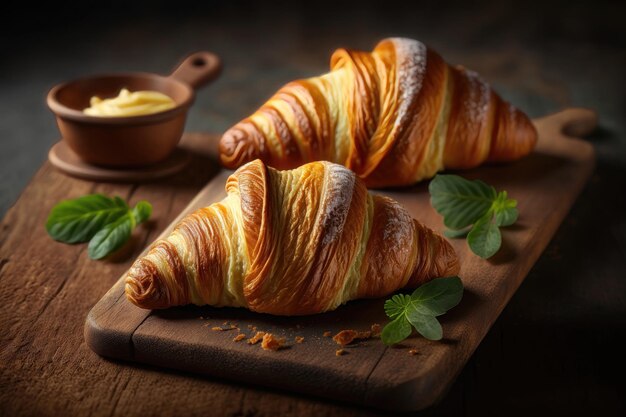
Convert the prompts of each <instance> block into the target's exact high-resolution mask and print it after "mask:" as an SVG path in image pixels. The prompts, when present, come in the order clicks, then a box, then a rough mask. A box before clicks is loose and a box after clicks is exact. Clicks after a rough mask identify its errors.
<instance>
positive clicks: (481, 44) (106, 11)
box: [0, 0, 626, 417]
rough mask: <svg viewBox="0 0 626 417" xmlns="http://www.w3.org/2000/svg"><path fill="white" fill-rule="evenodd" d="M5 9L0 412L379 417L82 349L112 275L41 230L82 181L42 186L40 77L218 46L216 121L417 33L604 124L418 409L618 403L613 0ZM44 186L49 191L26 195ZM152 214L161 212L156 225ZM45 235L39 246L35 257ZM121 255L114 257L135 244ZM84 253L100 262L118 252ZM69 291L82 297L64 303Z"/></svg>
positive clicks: (624, 283) (44, 145)
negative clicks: (584, 162)
mask: <svg viewBox="0 0 626 417" xmlns="http://www.w3.org/2000/svg"><path fill="white" fill-rule="evenodd" d="M118 3H119V2H118ZM368 3H369V4H368ZM16 9H18V10H16ZM120 10H123V13H121V12H120ZM5 11H6V13H5V14H6V17H7V18H6V19H5V22H4V24H3V25H2V27H0V32H2V33H3V36H0V44H2V48H3V52H4V54H3V56H4V57H5V58H6V59H3V60H2V63H1V64H0V91H1V93H0V217H2V216H4V215H5V214H6V213H7V210H8V209H9V208H10V207H12V206H13V205H14V204H15V203H16V201H17V200H18V197H19V196H20V195H22V193H23V192H24V189H25V187H26V186H27V184H29V183H31V182H32V181H33V176H34V175H35V173H37V172H39V174H38V175H37V178H36V179H35V180H34V181H35V183H39V186H38V188H37V190H38V191H34V189H33V188H32V187H31V188H29V189H28V190H27V191H26V194H24V195H23V199H22V200H21V201H20V203H19V207H20V208H21V209H24V208H26V209H27V210H25V211H24V212H21V211H20V212H18V211H12V214H11V217H10V219H11V222H10V223H9V226H8V227H6V228H4V229H1V230H0V245H2V242H6V244H7V245H9V246H8V247H6V246H5V247H4V249H3V251H2V258H0V269H3V268H4V269H3V271H6V270H7V268H8V264H6V266H4V267H3V265H4V264H5V262H4V261H6V259H7V257H6V254H7V253H9V254H10V259H12V260H13V261H15V262H17V261H20V262H25V263H24V264H23V265H22V266H21V267H19V268H16V267H13V268H8V269H9V270H10V271H12V272H11V274H10V275H5V274H4V272H0V294H1V295H0V300H1V302H0V352H5V350H8V352H5V353H1V354H0V416H3V417H4V416H15V415H26V416H38V417H41V416H54V417H56V416H60V415H63V416H83V415H98V416H100V415H102V416H109V415H131V416H132V415H141V416H150V415H163V416H179V415H197V416H203V417H206V416H209V415H211V416H212V415H215V416H237V417H242V416H248V417H252V416H254V417H263V416H267V417H269V416H276V415H285V416H291V417H295V416H315V417H318V416H326V417H331V416H332V417H334V416H344V415H345V416H364V415H367V416H373V415H376V416H380V415H388V414H387V413H381V412H378V411H372V410H367V409H363V408H355V407H352V406H345V405H342V404H340V403H338V402H334V401H326V400H318V399H314V398H309V397H306V396H302V395H291V394H288V393H285V392H278V391H275V390H264V389H260V388H258V387H252V386H245V385H242V384H236V385H235V384H230V383H228V382H224V381H220V380H217V379H211V378H196V377H194V376H193V375H190V374H185V373H182V372H173V371H172V372H168V371H162V370H158V372H157V371H156V370H155V369H154V368H151V367H148V366H142V365H134V364H127V365H126V366H120V365H119V364H118V363H116V362H112V361H102V360H97V358H98V357H97V356H96V355H95V354H93V353H92V352H91V351H90V350H89V349H88V348H86V347H85V346H84V345H82V343H83V338H82V334H81V331H82V324H83V320H84V318H85V316H86V314H87V312H88V311H89V309H90V308H91V307H92V306H93V305H94V304H95V303H96V302H97V301H98V299H100V297H101V296H102V295H103V294H104V293H105V292H106V291H107V289H108V288H110V287H111V285H113V283H114V281H115V279H116V278H115V277H113V276H111V277H110V278H108V279H107V278H93V277H91V275H89V277H87V273H86V272H80V270H79V267H85V266H86V265H87V264H88V261H87V260H86V254H84V253H81V254H79V253H78V252H77V250H81V249H80V248H78V249H74V248H72V247H65V248H62V249H60V248H48V245H52V242H49V241H47V242H48V243H47V244H45V243H43V242H37V241H38V240H40V239H46V238H47V237H46V235H45V233H43V226H42V222H41V221H42V219H44V218H45V214H47V213H45V212H46V210H47V209H48V208H49V207H51V205H52V204H54V203H55V202H56V200H55V199H58V198H63V197H65V196H70V195H71V196H77V195H79V194H80V192H81V190H89V188H90V187H85V186H83V185H81V184H83V182H81V181H77V182H75V183H72V184H67V183H65V184H55V182H56V181H59V178H61V177H60V176H58V175H55V176H54V177H52V178H47V176H48V175H50V173H51V172H52V171H51V170H50V169H49V167H48V168H44V170H43V171H41V170H40V168H41V166H42V163H43V162H44V161H45V160H46V158H47V153H48V150H49V149H50V147H51V146H52V145H53V144H54V143H55V142H56V141H57V140H58V138H59V133H58V130H57V128H56V126H55V121H54V117H53V116H52V114H51V113H50V112H49V111H48V109H47V108H46V106H45V100H44V96H45V92H46V91H47V90H48V89H49V88H50V87H52V86H53V85H55V84H57V83H59V82H63V81H65V80H67V79H70V78H75V77H80V76H84V75H89V74H97V73H103V72H112V71H120V72H124V71H149V72H156V73H160V74H167V73H169V71H171V69H172V64H173V63H174V62H176V61H177V60H178V59H180V57H181V56H183V55H184V54H186V53H189V52H192V51H194V50H211V51H215V52H216V53H217V54H218V55H219V56H220V57H222V58H223V60H224V64H225V71H224V72H223V74H222V76H221V77H220V79H219V80H218V81H217V82H215V83H214V84H212V85H211V86H210V87H208V88H207V89H205V90H202V91H201V92H199V94H198V95H197V97H196V102H195V104H194V106H193V107H192V109H191V110H190V112H189V117H188V121H187V130H189V131H212V132H221V131H224V130H225V129H227V128H229V127H230V126H232V125H233V124H234V123H236V122H238V121H239V120H240V119H241V118H242V117H244V116H245V115H248V114H250V113H251V112H253V111H254V110H255V109H256V108H257V107H258V106H259V105H260V104H261V103H263V102H265V100H266V99H267V98H268V97H270V95H271V94H273V93H274V92H275V91H276V90H277V89H278V88H279V87H280V86H281V85H283V84H284V83H285V82H287V81H290V80H293V79H297V78H301V77H308V76H313V75H317V74H319V73H322V72H324V71H325V70H327V69H328V60H329V56H330V52H331V51H333V50H334V49H335V48H337V47H342V46H347V47H356V48H361V49H364V50H366V49H368V48H371V47H372V46H373V45H375V44H376V42H377V41H378V40H380V39H381V38H383V37H386V36H407V37H411V38H415V39H419V40H421V41H423V42H425V43H426V44H428V45H430V46H432V47H434V48H435V49H436V50H437V51H438V52H440V53H441V55H442V56H444V57H445V58H446V60H447V61H448V62H450V63H452V64H457V63H458V64H463V65H465V66H466V67H468V68H471V69H473V70H475V71H477V72H478V73H480V74H481V75H482V76H483V78H484V79H485V80H487V81H488V82H489V83H491V85H492V86H493V87H494V88H495V90H496V91H498V92H499V93H500V94H501V95H502V97H503V98H505V99H507V100H509V101H510V102H512V103H513V104H514V105H515V106H516V107H518V108H521V109H523V110H524V111H526V112H527V113H528V114H529V115H531V116H532V117H538V116H541V115H544V114H548V113H551V112H554V111H557V110H559V109H562V108H564V107H571V106H584V107H591V108H594V109H596V110H597V111H598V114H599V119H600V122H599V123H600V128H599V129H598V130H597V131H596V133H594V134H593V136H592V137H590V138H588V139H587V140H588V141H590V142H591V143H593V146H594V148H595V150H596V153H597V167H596V170H595V172H594V175H593V176H592V179H591V180H590V182H589V183H588V185H587V186H586V187H585V189H584V190H583V193H582V194H581V196H580V197H579V198H578V200H577V201H576V203H575V205H574V207H573V208H572V210H571V212H570V213H569V215H568V216H567V217H566V219H565V220H564V222H563V223H562V225H561V227H560V228H559V230H558V232H557V233H556V234H555V236H554V238H553V240H552V241H551V243H550V244H549V246H548V247H547V248H546V250H545V251H544V254H543V255H542V256H541V257H540V259H539V260H538V261H537V263H536V264H535V266H534V267H533V268H532V269H531V271H530V272H529V274H528V277H527V278H526V279H525V281H524V282H523V284H522V285H521V286H520V288H519V289H518V290H517V292H516V293H515V295H514V296H513V297H512V299H511V300H510V301H509V303H508V304H507V306H506V307H505V309H504V310H503V312H502V313H501V314H500V317H499V318H498V320H497V321H496V323H494V325H493V326H492V328H491V330H490V331H489V333H488V334H487V335H486V336H485V338H484V339H483V341H482V342H481V344H480V346H479V347H478V348H477V350H476V351H475V352H474V354H473V355H472V357H471V359H470V360H469V362H468V363H467V365H466V366H465V368H464V369H463V371H462V372H461V374H460V375H459V377H458V378H457V380H456V382H455V383H454V385H453V386H452V388H451V389H450V391H449V392H448V393H447V394H446V396H445V397H444V399H443V400H442V401H441V402H440V403H438V404H437V406H435V407H432V408H429V409H428V410H426V411H424V412H419V413H416V414H418V415H420V416H423V415H429V416H430V415H436V416H444V415H445V416H479V417H483V416H502V415H506V416H524V417H527V416H529V415H530V416H532V415H537V414H541V415H570V416H571V415H580V416H592V415H603V416H613V415H614V416H622V415H626V397H625V396H624V394H623V393H624V391H625V389H626V388H625V386H626V383H625V381H624V375H625V374H626V361H624V360H622V359H621V358H622V357H623V353H622V351H623V348H624V343H623V340H624V334H626V296H625V295H626V280H625V279H624V271H626V216H625V215H624V213H626V194H625V193H623V192H620V190H625V189H626V118H625V117H624V114H625V112H624V110H625V104H626V103H625V102H624V97H626V95H625V90H624V88H625V84H624V74H623V73H624V68H625V66H626V53H625V51H626V36H624V33H625V26H624V22H623V16H624V15H625V12H626V2H618V1H613V0H596V1H590V0H577V1H574V2H572V1H571V0H569V1H565V0H558V1H528V0H525V1H517V0H514V1H509V0H505V1H499V2H494V1H487V0H478V1H473V2H471V3H470V2H467V1H466V0H463V1H461V0H454V1H446V2H433V1H421V2H420V1H406V0H396V1H385V2H380V1H378V2H367V1H366V0H359V1H353V0H349V1H342V2H337V1H333V2H324V1H319V0H316V1H314V2H293V1H292V2H246V1H243V2H242V1H232V2H197V1H194V2H190V1H185V0H183V1H176V2H158V1H157V2H155V1H150V2H147V1H143V2H142V1H135V2H124V4H123V7H122V8H120V7H115V6H112V4H111V3H110V2H102V3H94V2H84V3H76V4H74V5H73V6H72V7H66V6H64V5H62V4H60V3H58V2H54V3H52V2H51V3H48V4H42V5H39V6H38V7H33V5H32V3H29V2H17V3H16V2H13V3H12V4H11V7H10V8H7V9H6V10H5ZM33 184H34V183H33ZM46 186H49V187H51V190H50V191H45V192H44V191H42V190H44V187H46ZM72 186H75V187H77V188H76V190H75V191H71V188H72ZM170 187H171V185H170ZM200 187H201V185H200V182H198V183H197V187H196V189H195V190H194V191H193V192H191V191H189V192H187V191H184V190H180V191H179V192H177V195H178V198H180V200H181V201H180V202H176V205H177V207H178V208H179V209H182V208H183V207H184V206H185V205H186V204H187V203H188V202H189V199H191V198H192V195H193V194H195V191H197V190H199V189H200ZM97 189H100V190H103V191H105V192H109V191H111V192H112V191H115V190H120V189H119V188H117V187H115V188H113V187H111V186H108V185H102V186H98V187H97ZM128 190H129V189H123V190H121V191H120V192H123V194H124V195H125V194H127V192H128ZM138 192H140V193H141V192H143V191H141V190H138ZM44 195H45V196H46V197H45V198H42V199H39V198H40V197H41V196H44ZM24 199H28V200H30V201H31V203H29V204H24V203H23V201H24ZM183 200H184V201H183ZM32 201H37V203H32ZM37 204H40V205H46V207H45V208H44V207H38V206H37ZM163 204H169V203H167V202H166V201H164V200H163V201H161V202H160V203H158V212H159V216H165V214H166V213H167V212H168V210H167V205H163ZM44 213H45V214H44ZM22 216H23V217H22ZM31 216H35V217H37V216H38V218H30V217H31ZM172 216H173V215H172ZM170 218H172V217H170ZM167 221H168V220H167V219H164V220H163V221H162V220H161V219H160V218H159V220H157V222H156V225H155V227H157V228H162V227H164V226H165V224H166V222H167ZM5 224H6V223H5ZM143 230H144V229H138V230H137V233H140V232H142V233H143ZM9 235H10V236H12V237H11V238H10V240H9ZM138 236H140V237H143V236H144V235H143V234H138ZM152 236H154V234H153V235H151V236H150V237H149V238H150V239H151V238H152ZM23 241H27V243H24V242H23ZM29 245H32V246H34V248H35V249H37V250H39V252H41V259H38V258H32V252H31V251H30V250H29V251H28V252H27V253H21V252H22V251H24V250H25V249H24V248H25V247H28V246H29ZM49 250H52V251H54V253H53V254H47V253H45V252H46V251H49ZM129 252H130V253H129V255H128V257H129V258H130V257H132V256H134V255H137V251H134V252H133V251H129ZM51 259H52V260H53V261H52V264H50V265H49V266H48V267H46V268H44V267H42V264H44V262H51V261H50V260H51ZM129 261H130V259H126V260H125V262H129ZM97 268H98V269H101V270H105V269H106V270H110V271H109V272H110V273H111V274H112V275H115V274H118V273H121V272H122V270H123V269H124V268H125V266H116V265H108V266H105V265H100V266H98V267H97ZM57 269H62V270H57ZM68 271H70V273H72V271H75V272H74V275H68ZM65 280H66V281H67V282H66V284H65V285H64V286H63V288H59V287H58V286H59V285H60V283H61V282H62V281H65ZM11 281H18V282H11ZM87 283H88V284H89V286H87V285H85V284H87ZM24 285H25V286H26V287H25V288H22V286H24ZM77 285H79V286H80V287H81V290H80V291H79V290H78V289H77ZM16 289H17V290H16ZM55 293H56V295H55ZM79 294H80V297H82V298H76V296H77V295H79ZM54 297H59V298H60V299H61V301H54V300H53V298H54ZM46 303H47V304H48V307H47V308H46V310H45V313H44V314H43V315H41V316H39V315H38V314H37V313H38V311H39V309H41V308H42V307H43V305H44V304H46ZM63 303H66V305H62V304H63ZM31 310H34V311H31ZM14 338H17V340H15V341H14V340H13V339H14ZM4 358H9V360H7V361H5V360H4Z"/></svg>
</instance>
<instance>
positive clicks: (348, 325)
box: [85, 109, 596, 410]
mask: <svg viewBox="0 0 626 417" xmlns="http://www.w3.org/2000/svg"><path fill="white" fill-rule="evenodd" d="M534 123H535V125H536V126H537V129H538V130H539V142H538V146H537V149H536V150H535V152H534V153H533V154H531V155H530V156H529V157H527V158H525V159H523V160H520V161H518V162H515V163H512V164H508V165H502V166H487V167H480V168H477V169H474V170H470V171H464V172H463V174H462V175H464V176H465V177H467V178H479V179H481V180H484V181H485V182H487V183H489V184H492V185H494V186H495V187H496V189H498V190H507V191H508V193H509V196H510V197H511V198H515V199H517V200H518V202H519V205H518V207H519V211H520V218H519V220H518V222H517V223H516V224H515V225H514V226H511V227H508V228H505V229H503V234H502V237H503V246H502V248H501V250H500V252H498V253H497V254H496V255H495V256H494V257H493V258H492V259H490V260H483V259H480V258H478V257H477V256H475V255H473V254H472V253H471V252H470V251H469V249H468V247H467V245H466V243H465V240H463V239H456V240H453V241H452V242H453V244H454V247H455V249H456V250H457V253H458V254H459V256H460V259H461V265H462V266H461V272H460V274H459V275H460V276H461V278H462V280H463V283H464V285H465V293H464V297H463V300H462V302H461V304H460V305H459V306H458V307H456V308H454V309H453V310H452V311H450V312H449V313H448V314H446V315H444V316H442V317H441V322H442V325H443V330H444V339H443V340H441V341H439V342H431V341H428V340H426V339H424V338H422V337H420V336H418V335H413V336H412V337H410V338H409V339H407V340H406V341H404V342H402V343H401V344H400V345H398V346H395V347H386V346H385V345H384V344H383V343H382V342H381V341H380V339H370V340H367V341H364V342H361V343H357V344H355V345H354V346H349V347H347V348H346V349H345V350H346V352H347V354H345V355H342V356H336V355H335V351H336V350H337V348H338V346H337V345H336V344H335V342H333V340H332V339H331V338H329V337H324V336H323V334H324V332H326V331H330V332H331V333H332V334H336V333H337V332H338V331H340V330H342V329H355V330H367V329H369V328H370V326H371V325H372V324H373V323H380V324H385V323H386V322H387V320H386V317H385V313H384V311H383V303H384V299H379V300H359V301H354V302H350V303H348V304H347V305H345V306H342V307H340V308H339V309H337V310H336V311H333V312H330V313H324V314H320V315H315V316H309V317H294V318H290V317H274V316H271V315H266V314H257V313H252V312H249V311H247V310H244V309H234V308H211V307H202V308H200V307H195V306H189V307H183V308H171V309H167V310H162V311H149V310H143V309H140V308H137V307H135V306H134V305H132V304H131V303H130V302H128V301H127V300H126V297H125V296H124V283H123V281H122V279H120V280H119V281H118V282H117V283H116V284H115V285H114V286H113V287H112V288H111V289H110V290H109V291H108V292H107V293H106V294H105V295H104V297H103V298H102V299H101V300H100V301H99V302H98V304H96V305H95V306H94V307H93V309H92V310H91V312H90V313H89V315H88V317H87V320H86V323H85V339H86V341H87V343H88V345H89V346H90V347H91V349H93V350H94V351H95V352H97V353H98V354H100V355H102V356H107V357H112V358H118V359H124V360H128V361H137V362H143V363H149V364H154V365H158V366H163V367H168V368H176V369H180V370H185V371H191V372H197V373H202V374H207V375H211V376H212V377H213V378H218V379H221V378H224V379H229V380H234V381H240V382H244V383H249V384H259V385H264V386H269V387H274V388H279V389H285V390H291V391H297V392H301V393H306V394H312V395H317V396H322V397H327V398H333V399H337V400H340V401H345V402H351V403H356V404H361V405H367V406H374V407H378V408H383V409H391V410H418V409H422V408H425V407H427V406H429V405H431V404H433V403H434V402H436V401H437V400H438V399H439V398H441V397H442V396H443V395H444V394H445V392H446V390H447V389H448V388H449V387H450V385H451V384H452V382H453V381H454V378H455V377H456V375H458V373H459V372H460V371H461V369H462V368H463V366H464V365H465V363H466V362H467V360H468V359H469V357H470V356H471V355H472V353H473V352H474V350H475V349H476V347H477V346H478V344H479V343H480V341H481V340H482V338H483V337H484V336H485V334H486V333H487V331H488V330H489V328H490V327H491V325H492V324H493V323H494V321H495V320H496V318H497V317H498V315H499V314H500V312H501V311H502V309H503V308H504V306H505V305H506V303H507V302H508V300H509V299H510V298H511V296H512V295H513V293H514V292H515V291H516V289H517V288H518V287H519V285H520V284H521V282H522V281H523V280H524V278H525V276H526V274H527V273H528V271H529V270H530V268H531V267H532V266H533V264H534V263H535V261H536V260H537V258H538V257H539V255H540V254H541V252H542V251H543V250H544V248H545V247H546V245H547V244H548V242H549V241H550V239H551V238H552V236H553V235H554V233H555V231H556V230H557V228H558V227H559V224H560V223H561V222H562V221H563V219H564V217H565V216H566V215H567V213H568V211H569V209H570V207H571V206H572V204H573V203H574V200H575V199H576V197H577V195H578V194H579V192H580V191H581V189H582V188H583V186H584V185H585V183H586V182H587V180H588V178H589V176H590V175H591V172H592V170H593V166H594V151H593V147H592V146H591V145H590V144H589V143H587V142H584V141H582V140H579V139H575V138H573V137H574V136H582V135H585V134H587V133H589V132H590V131H591V130H593V128H594V127H595V125H596V115H595V113H593V112H592V111H589V110H585V109H568V110H565V111H563V112H560V113H557V114H554V115H551V116H547V117H545V118H542V119H537V120H534ZM207 140H214V141H215V140H217V138H216V137H215V136H212V137H207ZM230 173H231V172H230V171H225V170H224V171H222V172H220V173H219V174H218V175H217V176H216V177H215V178H213V179H212V180H211V181H210V182H209V183H208V184H207V185H206V186H205V187H204V188H203V189H202V190H201V191H200V193H199V194H198V195H197V197H196V198H195V199H194V200H193V201H192V202H191V203H190V204H189V206H188V207H187V208H186V209H185V210H184V211H183V212H182V213H181V217H182V216H184V215H185V214H187V213H188V212H190V211H192V210H195V209H197V208H199V207H203V206H206V205H209V204H211V203H213V202H216V201H219V200H221V199H222V198H223V197H224V196H225V192H224V184H225V181H226V178H227V177H228V175H230ZM378 192H380V193H381V194H386V195H389V196H390V197H392V198H395V199H396V200H398V201H400V202H401V203H402V204H403V205H404V206H405V207H406V208H407V209H408V210H409V212H410V213H411V214H412V215H413V216H414V217H415V218H417V219H419V220H420V221H421V222H423V223H425V224H426V225H428V226H430V227H431V228H433V229H435V230H437V231H440V232H441V231H443V225H442V220H441V217H440V216H439V215H438V214H437V213H436V212H435V211H434V210H433V209H432V207H431V206H430V202H429V194H428V190H427V184H426V183H423V184H419V185H417V186H415V187H410V188H404V189H396V190H392V191H378ZM177 221H178V219H177V220H176V221H175V222H174V223H177ZM174 223H173V224H174ZM173 224H172V225H170V227H168V228H167V229H166V230H165V231H164V232H163V235H167V234H168V233H169V231H170V230H171V228H172V227H173ZM545 278H546V279H551V278H552V277H545ZM225 322H228V323H229V324H231V323H232V324H235V325H236V326H237V327H238V328H240V329H241V331H242V332H244V333H245V334H246V335H247V336H251V335H252V334H253V333H254V332H253V331H252V330H251V329H249V326H256V328H257V329H258V330H264V331H269V332H272V333H274V334H275V335H277V336H284V337H286V338H287V341H288V345H289V346H288V348H286V349H284V350H280V351H278V352H270V351H264V350H262V349H261V348H260V346H259V345H254V346H253V345H249V344H247V343H246V342H245V340H244V341H241V342H235V341H233V338H234V336H235V335H236V334H237V330H230V331H213V330H212V327H215V326H222V325H223V323H225ZM296 336H302V337H304V341H303V342H302V343H295V342H294V338H295V337H296ZM410 349H415V350H417V354H416V355H411V354H409V350H410Z"/></svg>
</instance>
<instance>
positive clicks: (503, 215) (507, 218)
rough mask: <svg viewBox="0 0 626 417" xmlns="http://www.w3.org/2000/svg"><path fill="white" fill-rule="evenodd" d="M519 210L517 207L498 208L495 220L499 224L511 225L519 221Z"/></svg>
mask: <svg viewBox="0 0 626 417" xmlns="http://www.w3.org/2000/svg"><path fill="white" fill-rule="evenodd" d="M518 217H519V211H518V210H517V208H515V207H511V208H507V209H503V210H497V211H496V212H495V220H496V224H497V225H498V226H510V225H512V224H513V223H515V222H516V221H517V218H518Z"/></svg>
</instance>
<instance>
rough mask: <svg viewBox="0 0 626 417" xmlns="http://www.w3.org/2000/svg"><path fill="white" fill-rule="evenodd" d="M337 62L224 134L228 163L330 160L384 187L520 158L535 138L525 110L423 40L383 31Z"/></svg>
mask: <svg viewBox="0 0 626 417" xmlns="http://www.w3.org/2000/svg"><path fill="white" fill-rule="evenodd" d="M330 67H331V71H330V72H329V73H327V74H324V75H322V76H320V77H315V78H309V79H306V80H299V81H294V82H291V83H289V84H287V85H286V86H284V87H283V88H281V89H280V90H279V91H278V92H277V93H276V94H275V95H274V96H273V97H272V98H270V99H269V100H268V101H267V103H265V104H264V105H263V106H262V107H261V108H260V109H259V110H257V111H256V113H254V114H253V115H252V116H250V117H248V118H246V119H244V120H243V121H241V122H240V123H238V124H237V125H235V126H234V127H232V128H231V129H230V130H228V131H227V132H226V133H224V135H223V136H222V138H221V141H220V158H221V161H222V164H223V165H224V166H226V167H228V168H236V167H238V166H240V165H242V164H244V163H246V162H249V161H251V160H254V159H256V158H260V159H262V160H263V161H265V162H266V163H267V164H269V165H271V166H273V167H276V168H279V169H289V168H294V167H297V166H299V165H301V164H302V163H305V162H310V161H317V160H326V161H331V162H336V163H339V164H342V165H345V166H346V167H348V168H350V169H351V170H353V171H354V172H356V174H357V175H358V176H359V177H360V178H361V179H363V180H364V181H365V183H366V185H368V186H371V187H383V186H396V185H409V184H413V183H415V182H417V181H420V180H422V179H425V178H430V177H432V176H434V175H435V173H437V172H438V171H440V170H442V169H444V168H449V169H460V168H471V167H475V166H478V165H480V164H481V163H483V162H485V161H494V162H500V161H512V160H515V159H518V158H520V157H522V156H524V155H526V154H528V153H530V151H531V150H532V149H533V147H534V145H535V143H536V141H537V132H536V130H535V128H534V127H533V125H532V123H531V122H530V120H529V119H528V117H527V116H526V115H525V114H524V113H522V112H521V111H519V110H517V109H516V108H515V107H513V106H512V105H511V104H509V103H507V102H505V101H503V100H502V99H501V98H500V97H499V96H498V95H497V94H496V93H495V92H494V91H493V90H492V89H491V88H490V87H489V85H488V84H487V83H486V82H485V81H483V80H482V79H481V78H480V77H479V76H478V75H477V74H476V73H474V72H472V71H469V70H467V69H465V68H462V67H452V66H449V65H448V64H447V63H446V62H445V61H444V60H443V59H442V58H441V57H440V56H439V55H438V54H437V53H436V52H435V51H433V50H432V49H429V48H427V47H426V46H424V45H423V44H422V43H420V42H418V41H415V40H411V39H403V38H390V39H385V40H383V41H381V42H380V43H378V45H377V46H376V48H374V51H373V52H371V53H369V52H360V51H352V50H347V49H338V50H336V51H335V53H334V54H333V56H332V58H331V61H330Z"/></svg>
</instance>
